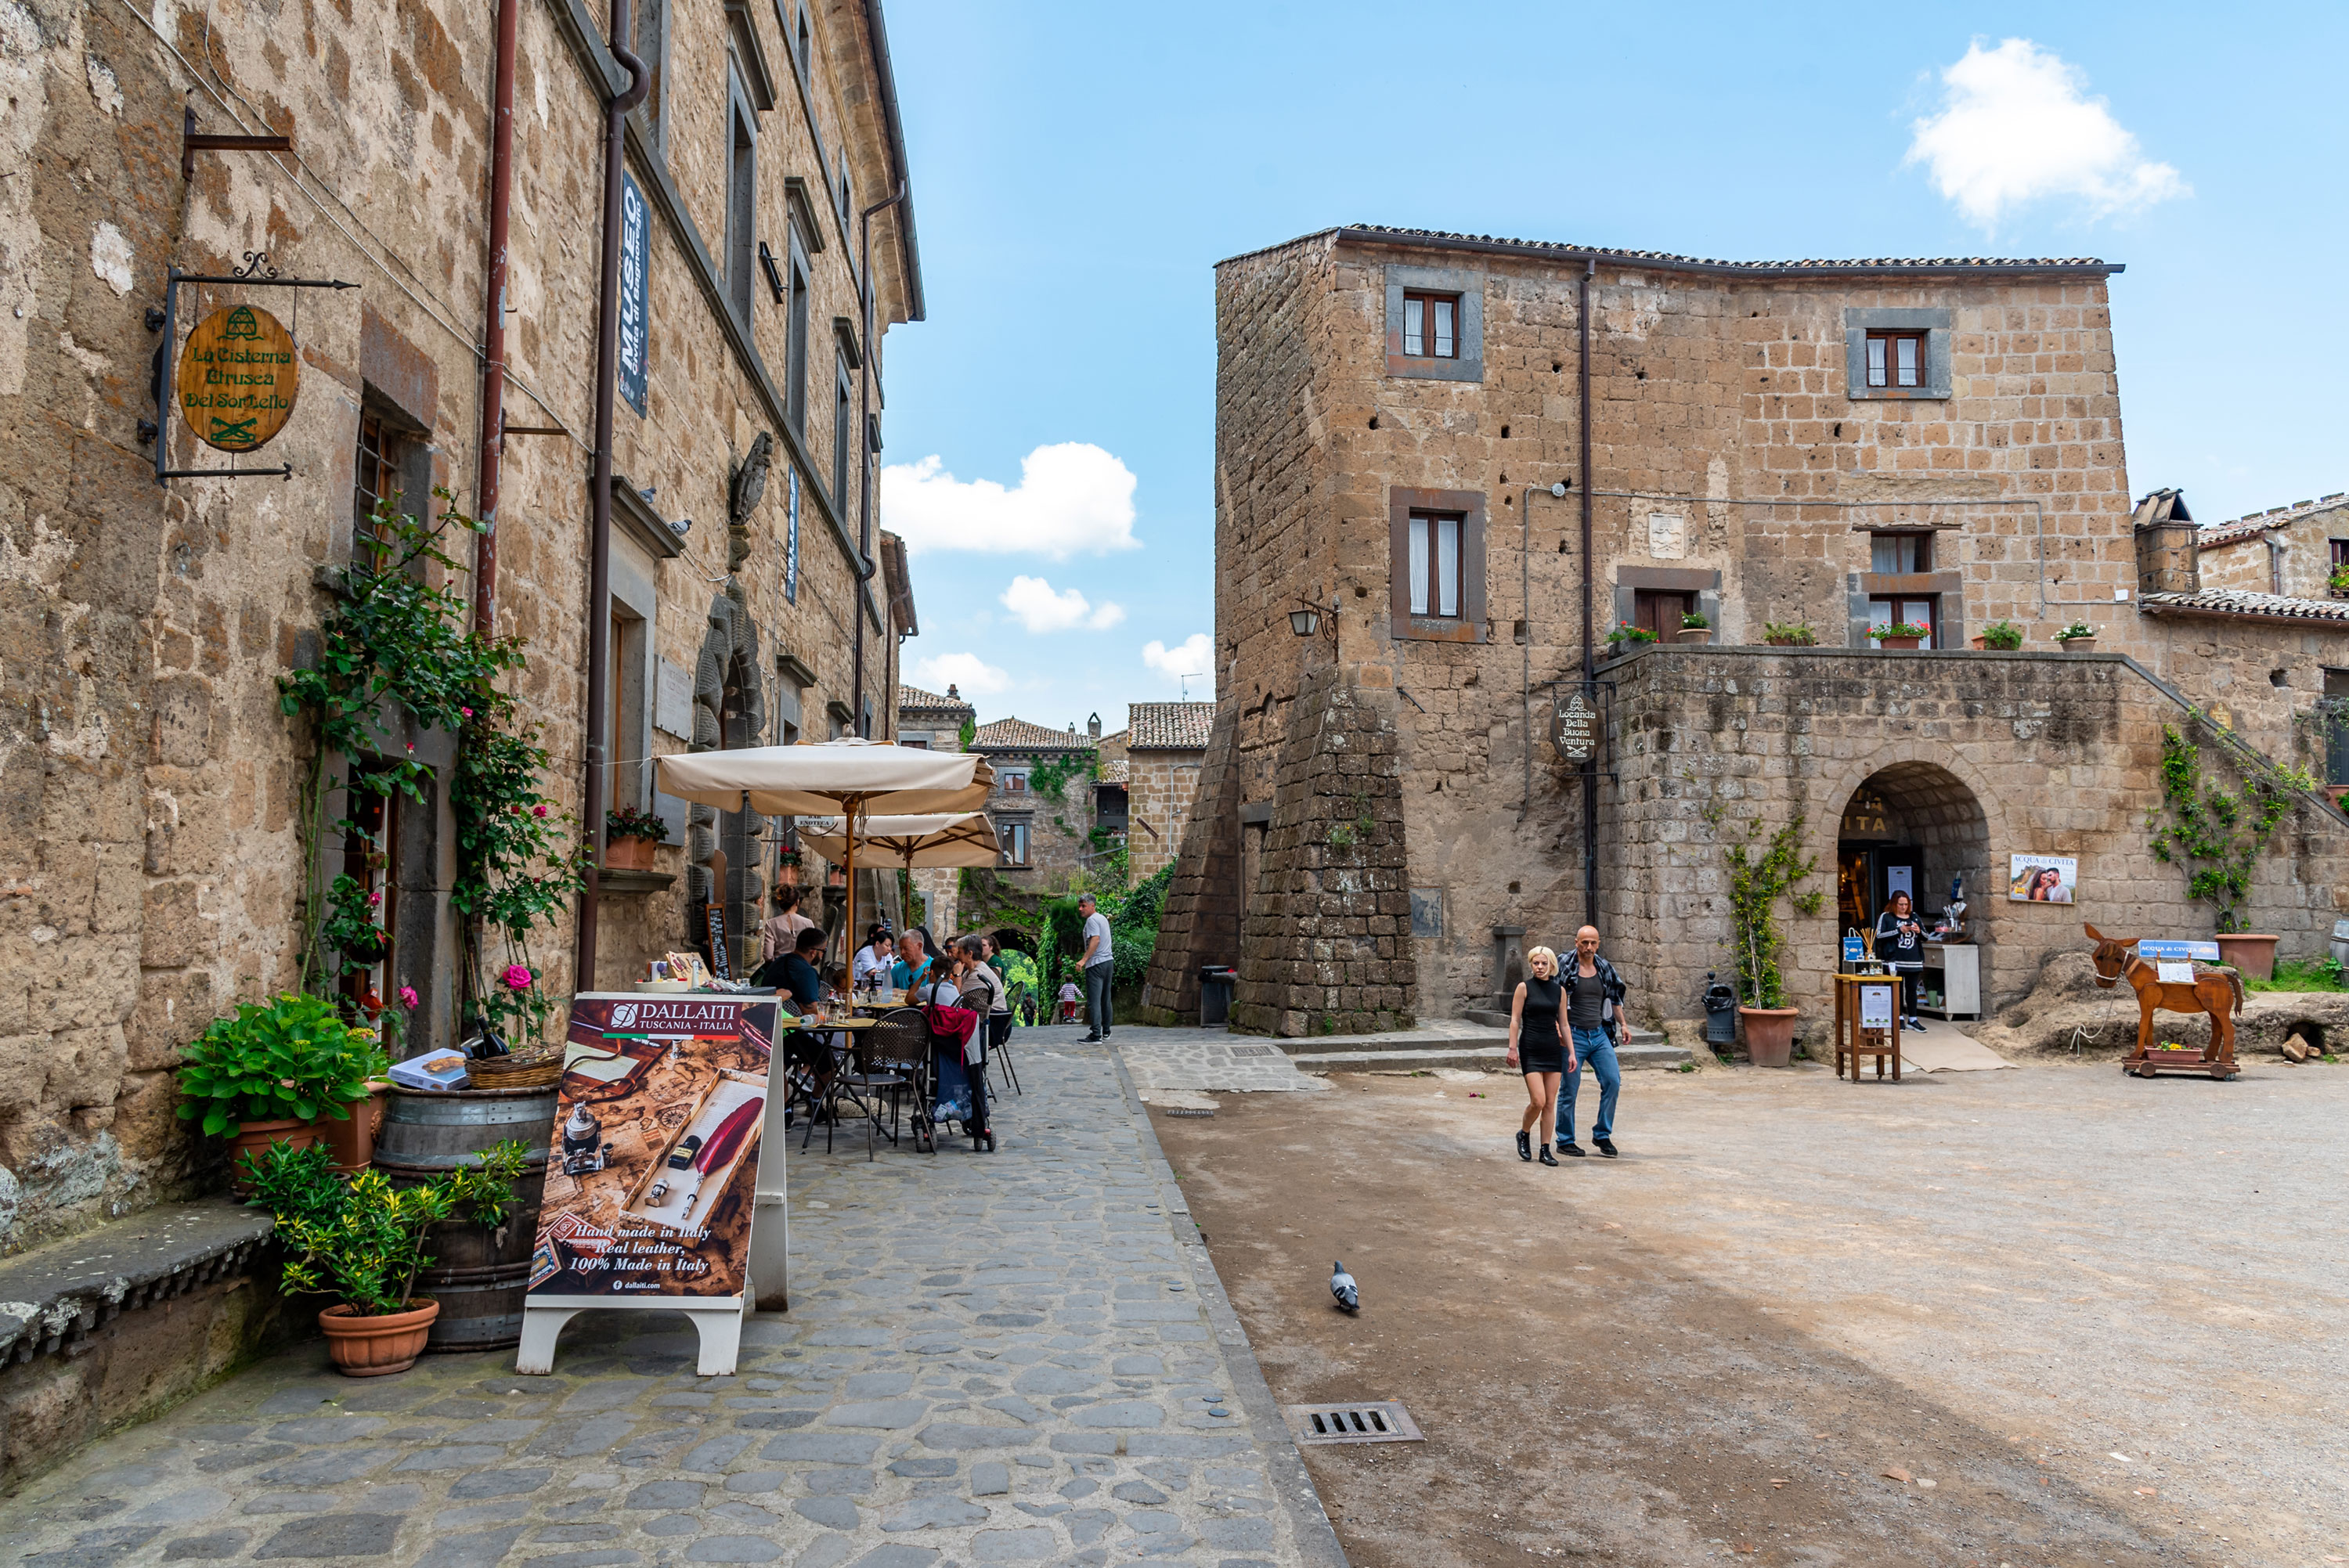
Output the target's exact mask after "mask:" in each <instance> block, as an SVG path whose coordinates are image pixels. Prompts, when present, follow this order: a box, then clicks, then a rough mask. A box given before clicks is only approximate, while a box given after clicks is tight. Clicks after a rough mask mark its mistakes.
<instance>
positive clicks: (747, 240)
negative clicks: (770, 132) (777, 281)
mask: <svg viewBox="0 0 2349 1568" xmlns="http://www.w3.org/2000/svg"><path fill="white" fill-rule="evenodd" d="M725 167H726V184H725V193H726V194H725V204H724V207H723V211H724V214H725V222H724V224H723V225H722V226H721V229H720V232H719V242H720V243H721V244H722V245H723V246H724V247H725V261H724V265H723V267H722V268H721V273H722V274H723V276H724V277H725V280H726V303H727V304H728V305H729V306H730V308H731V309H732V311H733V313H734V318H735V319H736V320H737V321H739V322H740V323H741V324H742V327H743V329H744V331H746V332H747V331H749V330H750V321H751V315H752V306H753V304H754V302H755V301H756V300H757V298H758V290H759V284H758V269H759V113H758V110H757V109H756V108H753V107H752V106H751V99H750V90H749V88H747V87H746V86H745V85H744V83H743V81H742V73H741V67H740V64H739V63H738V62H737V61H736V60H735V59H734V58H733V57H732V55H731V53H729V55H728V57H727V62H726V165H725Z"/></svg>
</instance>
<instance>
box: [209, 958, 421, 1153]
mask: <svg viewBox="0 0 2349 1568" xmlns="http://www.w3.org/2000/svg"><path fill="white" fill-rule="evenodd" d="M390 1067H391V1064H390V1062H389V1061H388V1060H387V1059H385V1057H384V1054H383V1048H382V1047H381V1046H380V1045H379V1044H378V1041H377V1039H376V1037H375V1035H374V1033H373V1032H372V1031H369V1030H363V1029H354V1028H352V1027H351V1026H350V1025H349V1024H348V1023H347V1022H346V1021H345V1020H344V1018H343V1017H342V1016H341V1015H340V1014H339V1013H337V1012H336V1010H335V1006H334V1004H333V1003H331V1002H327V1001H326V1000H324V999H322V998H320V997H316V996H311V995H300V994H296V993H294V992H290V991H289V992H286V993H285V994H284V995H280V996H278V997H276V998H275V999H274V1000H273V1001H272V1002H270V1003H269V1004H268V1005H267V1006H262V1005H259V1004H256V1003H252V1002H247V1003H245V1004H244V1005H243V1006H240V1007H238V1008H237V1010H236V1016H235V1017H233V1018H214V1019H213V1020H212V1023H211V1024H210V1025H209V1026H206V1028H205V1029H204V1032H203V1033H202V1035H201V1036H199V1037H197V1038H196V1039H194V1040H193V1041H191V1042H190V1044H189V1046H188V1047H187V1049H186V1050H185V1051H184V1052H183V1053H182V1054H181V1062H180V1070H179V1087H180V1096H181V1099H180V1107H179V1114H180V1119H181V1120H182V1121H201V1122H202V1124H203V1130H204V1133H205V1135H206V1136H207V1137H212V1138H219V1137H222V1136H223V1135H224V1134H227V1133H231V1132H233V1131H235V1130H236V1129H237V1126H238V1124H239V1123H241V1122H247V1121H286V1120H292V1121H316V1120H317V1119H319V1118H321V1117H332V1118H333V1119H336V1120H337V1121H347V1120H349V1119H350V1114H351V1113H350V1110H349V1109H348V1108H349V1107H350V1106H352V1105H355V1104H357V1102H358V1101H360V1100H363V1099H366V1098H367V1080H368V1079H369V1078H378V1077H380V1076H381V1075H382V1074H383V1073H385V1072H387V1071H388V1070H389V1069H390Z"/></svg>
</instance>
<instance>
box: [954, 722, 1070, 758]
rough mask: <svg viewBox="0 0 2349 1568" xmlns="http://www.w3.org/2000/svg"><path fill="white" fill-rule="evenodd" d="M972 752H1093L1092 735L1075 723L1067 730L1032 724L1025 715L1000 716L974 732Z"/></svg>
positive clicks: (971, 744)
mask: <svg viewBox="0 0 2349 1568" xmlns="http://www.w3.org/2000/svg"><path fill="white" fill-rule="evenodd" d="M970 748H971V749H972V750H973V751H1010V750H1017V751H1049V750H1052V749H1055V748H1058V749H1060V750H1062V751H1091V750H1092V748H1093V738H1092V736H1090V735H1087V734H1084V733H1082V732H1081V731H1080V730H1079V729H1078V728H1077V727H1076V726H1075V725H1073V724H1072V725H1071V726H1069V727H1068V728H1066V729H1065V730H1062V729H1053V728H1050V727H1048V726H1045V725H1041V724H1030V723H1029V722H1028V721H1027V720H1026V719H1024V718H999V719H997V720H996V721H995V722H994V723H992V724H982V725H980V726H979V727H978V730H977V731H976V732H975V733H974V734H973V735H972V737H971V742H970Z"/></svg>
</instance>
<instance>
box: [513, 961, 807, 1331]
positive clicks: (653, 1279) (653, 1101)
mask: <svg viewBox="0 0 2349 1568" xmlns="http://www.w3.org/2000/svg"><path fill="white" fill-rule="evenodd" d="M774 1033H775V1003H774V999H773V998H772V997H766V996H696V995H636V994H625V993H623V994H614V993H589V994H587V995H582V996H579V997H576V998H574V1000H573V1002H572V1004H571V1028H570V1035H569V1040H568V1045H567V1047H566V1049H565V1051H564V1070H563V1078H562V1080H561V1081H560V1083H559V1084H558V1085H557V1088H556V1095H557V1099H556V1105H555V1116H554V1148H553V1150H552V1151H551V1153H550V1156H549V1158H548V1161H547V1166H546V1202H545V1206H544V1207H543V1209H542V1210H541V1211H540V1214H539V1225H538V1244H537V1247H536V1248H535V1250H534V1251H533V1253H532V1256H531V1272H530V1297H531V1299H532V1300H533V1302H536V1301H539V1300H540V1299H541V1298H561V1299H562V1300H563V1301H564V1302H565V1303H566V1304H569V1303H576V1302H579V1301H580V1300H581V1299H582V1298H589V1299H591V1300H597V1299H599V1300H605V1301H610V1300H613V1299H616V1298H622V1297H630V1298H641V1297H645V1296H694V1297H698V1298H702V1299H704V1300H726V1299H730V1298H740V1296H741V1295H743V1278H744V1274H745V1265H746V1264H747V1263H748V1261H749V1258H750V1210H751V1194H752V1190H753V1188H754V1187H755V1186H756V1185H757V1181H758V1171H759V1152H760V1150H759V1142H760V1133H761V1130H762V1129H763V1128H764V1127H765V1125H766V1105H767V1073H768V1065H769V1060H770V1058H771V1056H772V1054H773V1041H774Z"/></svg>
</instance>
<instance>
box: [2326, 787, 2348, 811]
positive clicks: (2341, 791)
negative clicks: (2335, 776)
mask: <svg viewBox="0 0 2349 1568" xmlns="http://www.w3.org/2000/svg"><path fill="white" fill-rule="evenodd" d="M2344 796H2349V784H2327V785H2326V786H2325V787H2324V798H2325V799H2328V800H2330V801H2332V802H2333V804H2334V805H2335V806H2338V805H2340V804H2341V800H2342V798H2343V797H2344Z"/></svg>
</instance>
